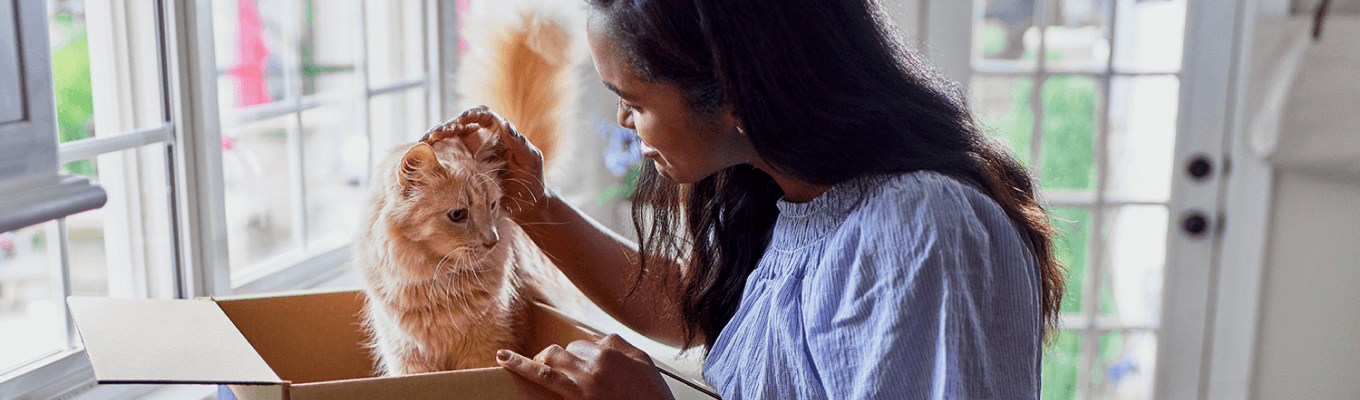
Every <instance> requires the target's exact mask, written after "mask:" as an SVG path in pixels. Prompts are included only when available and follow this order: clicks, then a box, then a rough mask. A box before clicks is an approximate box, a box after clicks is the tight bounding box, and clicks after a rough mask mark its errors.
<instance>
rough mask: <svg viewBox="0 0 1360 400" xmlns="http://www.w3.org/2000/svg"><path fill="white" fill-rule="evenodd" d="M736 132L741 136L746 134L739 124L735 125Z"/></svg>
mask: <svg viewBox="0 0 1360 400" xmlns="http://www.w3.org/2000/svg"><path fill="white" fill-rule="evenodd" d="M737 133H738V134H740V135H742V136H746V131H745V130H743V129H741V125H737Z"/></svg>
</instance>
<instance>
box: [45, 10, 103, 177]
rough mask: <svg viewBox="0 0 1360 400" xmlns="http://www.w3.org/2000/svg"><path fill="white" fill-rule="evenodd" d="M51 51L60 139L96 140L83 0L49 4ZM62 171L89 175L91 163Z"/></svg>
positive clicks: (78, 163) (68, 165)
mask: <svg viewBox="0 0 1360 400" xmlns="http://www.w3.org/2000/svg"><path fill="white" fill-rule="evenodd" d="M48 6H49V7H48V21H47V23H48V32H49V33H50V37H49V40H50V42H49V44H50V45H51V51H52V83H53V85H54V89H55V93H54V94H55V95H56V97H55V100H56V103H57V137H58V138H59V140H60V142H61V143H66V142H70V141H75V140H80V139H85V138H90V137H94V135H95V132H94V89H93V85H92V83H91V81H90V37H89V34H88V32H87V29H86V24H85V2H84V1H61V0H49V1H48ZM62 171H63V172H66V173H71V174H77V175H85V176H90V175H93V174H94V173H95V171H94V163H93V162H91V161H89V160H84V161H74V162H69V163H66V164H64V165H62Z"/></svg>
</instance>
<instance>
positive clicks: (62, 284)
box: [47, 218, 80, 349]
mask: <svg viewBox="0 0 1360 400" xmlns="http://www.w3.org/2000/svg"><path fill="white" fill-rule="evenodd" d="M47 237H48V238H49V239H48V240H51V241H52V242H51V243H50V244H48V246H47V251H48V254H49V255H48V260H57V262H54V263H51V264H50V265H49V267H50V268H51V271H50V272H49V276H51V277H52V294H53V295H54V296H53V297H56V298H55V299H53V300H54V301H55V302H56V304H62V305H65V304H66V298H67V297H69V296H70V295H71V242H70V237H69V235H67V234H66V218H58V219H57V223H56V224H49V225H48V227H47ZM62 314H63V315H64V317H63V318H62V320H63V321H64V324H65V325H64V327H63V328H64V330H63V331H64V332H65V333H66V338H65V339H66V348H68V349H73V348H76V347H79V346H80V340H79V339H77V338H76V326H75V321H74V320H72V319H71V310H70V309H67V308H66V307H62Z"/></svg>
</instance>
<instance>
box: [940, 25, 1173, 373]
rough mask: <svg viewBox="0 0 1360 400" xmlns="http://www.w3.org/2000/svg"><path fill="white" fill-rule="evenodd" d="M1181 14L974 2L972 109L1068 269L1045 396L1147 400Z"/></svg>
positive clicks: (1155, 328) (1048, 352)
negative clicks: (1046, 221)
mask: <svg viewBox="0 0 1360 400" xmlns="http://www.w3.org/2000/svg"><path fill="white" fill-rule="evenodd" d="M1186 8H1187V7H1186V1H1185V0H977V1H976V2H975V4H974V8H973V13H972V36H971V37H972V40H971V52H970V54H971V56H970V64H971V67H972V70H971V77H970V78H969V79H968V82H967V85H968V90H969V96H970V97H969V101H970V104H971V105H972V107H973V109H974V112H975V114H976V116H977V117H978V119H979V122H981V124H982V125H983V126H984V127H985V129H987V130H989V131H990V132H991V133H992V134H993V135H994V137H995V138H997V139H998V140H1000V141H1001V142H1004V143H1005V144H1006V145H1008V146H1009V148H1010V149H1011V150H1012V151H1013V152H1014V154H1015V155H1016V156H1017V157H1018V158H1019V159H1020V160H1022V162H1025V163H1027V164H1028V165H1029V167H1030V170H1031V171H1033V172H1034V174H1035V175H1036V177H1037V178H1038V179H1039V181H1040V186H1041V188H1042V189H1041V199H1040V200H1041V201H1042V202H1043V203H1044V204H1045V205H1046V207H1047V208H1048V209H1049V211H1050V212H1051V213H1052V215H1053V218H1054V224H1055V226H1056V227H1057V228H1058V230H1059V237H1058V240H1057V242H1056V244H1057V246H1056V248H1057V251H1058V257H1059V259H1060V260H1061V261H1062V262H1063V263H1064V264H1065V265H1066V266H1067V270H1068V286H1067V292H1066V295H1065V296H1064V299H1063V303H1062V306H1061V317H1060V319H1061V333H1060V334H1059V335H1058V336H1057V337H1056V340H1055V341H1054V343H1053V345H1052V346H1050V347H1048V348H1047V349H1046V353H1045V354H1044V363H1043V398H1044V399H1097V398H1099V399H1107V398H1108V399H1145V398H1151V397H1152V394H1153V389H1154V379H1153V377H1154V376H1155V368H1156V366H1157V362H1158V360H1157V352H1158V349H1157V347H1158V342H1159V340H1158V339H1159V329H1158V328H1159V326H1158V325H1159V321H1160V312H1161V309H1162V307H1161V306H1162V298H1163V291H1162V286H1163V285H1162V280H1163V270H1164V269H1165V267H1166V254H1167V232H1168V221H1169V218H1170V211H1169V210H1170V203H1171V187H1172V178H1173V177H1172V170H1173V166H1174V165H1175V162H1174V157H1175V153H1176V138H1177V113H1178V103H1179V101H1178V100H1179V93H1180V70H1181V56H1182V52H1183V43H1184V40H1185V20H1186ZM932 22H935V21H932Z"/></svg>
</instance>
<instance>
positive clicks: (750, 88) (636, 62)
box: [443, 0, 1063, 398]
mask: <svg viewBox="0 0 1360 400" xmlns="http://www.w3.org/2000/svg"><path fill="white" fill-rule="evenodd" d="M589 2H590V4H591V7H592V13H591V17H590V21H589V38H590V39H589V40H590V47H591V53H592V55H593V57H594V59H595V64H596V68H597V70H598V72H599V74H600V77H601V78H602V79H603V81H604V84H605V85H606V86H607V87H609V88H610V89H611V90H613V91H614V92H616V93H618V95H619V97H620V103H619V124H620V125H622V126H624V127H626V128H630V129H636V130H637V133H638V136H639V137H640V138H641V139H642V140H643V141H644V142H645V143H646V146H644V150H643V155H644V156H646V157H647V158H648V159H650V162H645V167H644V173H643V178H642V179H641V180H640V182H639V184H638V192H637V193H636V194H635V195H634V208H633V212H634V220H635V221H636V222H635V226H636V228H637V230H638V236H639V237H640V238H642V239H641V244H640V246H639V245H634V244H632V243H630V242H628V241H627V240H625V239H622V238H620V237H619V236H617V235H615V234H613V233H611V232H609V231H608V230H607V229H605V228H603V227H601V226H599V225H598V224H595V223H594V222H593V221H591V220H589V219H588V218H587V217H585V216H584V215H583V214H581V213H580V212H579V211H577V210H575V209H573V208H571V207H570V206H568V205H567V204H566V203H564V202H563V201H562V200H561V199H559V198H557V197H556V196H555V195H554V194H553V193H552V192H551V191H545V190H544V188H543V186H542V184H541V177H542V159H541V156H539V155H538V153H537V151H536V150H535V149H534V148H533V146H532V145H531V144H529V143H526V142H525V141H524V139H523V136H520V135H519V134H518V133H517V132H515V131H514V128H513V127H512V125H511V124H510V123H509V122H508V121H504V120H502V119H500V118H499V117H497V116H496V115H495V114H493V113H491V112H490V111H488V110H486V109H484V108H483V109H474V110H469V111H468V112H466V113H464V115H462V116H460V117H459V118H457V119H456V120H455V121H453V122H451V123H450V127H451V128H450V129H449V130H448V131H447V132H450V133H443V134H444V135H457V134H455V133H451V132H467V131H470V130H471V129H469V128H470V127H474V126H473V124H476V125H477V126H482V127H489V128H491V129H493V130H494V131H497V132H499V133H500V137H501V141H500V143H499V144H498V145H497V155H498V156H499V157H501V158H502V159H503V160H505V161H506V162H507V164H508V166H507V172H505V175H504V176H503V177H502V178H503V179H502V180H503V182H506V186H507V188H506V189H507V193H508V196H509V197H510V198H511V199H512V200H515V201H508V202H507V203H513V204H511V205H509V207H511V210H512V213H513V215H514V217H515V218H517V219H518V220H519V221H521V224H522V225H524V226H526V228H528V231H529V232H530V235H531V236H532V237H533V239H534V241H535V242H536V243H538V244H539V245H540V246H541V247H542V248H543V249H544V250H545V251H546V252H548V253H549V254H550V255H551V256H553V257H554V258H555V259H556V260H558V265H559V267H560V268H561V269H562V270H563V272H564V273H566V274H567V276H568V277H569V278H570V279H571V280H572V281H573V282H574V283H575V284H576V285H577V286H579V287H580V288H581V290H582V291H583V292H584V293H585V294H586V295H587V296H589V297H590V298H591V299H592V300H593V301H594V302H596V303H597V304H599V305H600V306H601V308H603V309H604V310H605V311H606V312H608V313H609V314H610V315H612V316H614V317H615V318H617V319H618V320H619V321H621V322H623V323H625V324H626V325H628V326H629V327H631V328H633V329H634V330H636V331H638V332H639V333H642V334H644V335H647V336H648V337H651V338H654V339H656V340H658V341H660V342H663V343H668V344H672V345H676V346H681V347H689V346H694V345H702V346H704V348H705V349H706V350H707V359H706V362H705V366H704V375H705V377H706V378H707V380H708V381H709V382H710V383H711V384H712V385H714V387H715V388H716V389H718V391H719V392H720V393H721V394H722V395H723V397H724V398H1037V397H1038V393H1039V382H1040V381H1039V374H1040V372H1039V371H1040V354H1041V348H1042V342H1043V337H1044V334H1045V333H1046V332H1047V331H1050V330H1052V329H1053V325H1054V323H1055V320H1056V313H1057V307H1058V303H1059V300H1060V297H1061V294H1062V290H1063V278H1062V271H1061V266H1060V265H1058V263H1057V262H1056V261H1055V260H1054V258H1053V254H1052V249H1051V242H1050V236H1051V234H1052V231H1051V227H1050V226H1049V224H1048V222H1047V214H1046V213H1045V211H1044V210H1043V209H1042V208H1041V207H1040V206H1039V205H1038V203H1037V202H1036V201H1035V198H1034V193H1033V188H1032V186H1031V181H1030V178H1029V176H1028V175H1027V174H1026V172H1025V171H1024V169H1023V168H1022V167H1021V166H1020V165H1019V164H1017V163H1016V161H1015V160H1014V159H1013V158H1012V157H1010V156H1008V155H1006V154H1005V153H1004V152H1002V151H1000V150H998V147H996V146H995V145H994V144H992V143H991V142H989V141H988V140H986V138H985V137H984V136H983V133H982V132H980V129H979V128H978V127H977V126H975V125H974V123H973V121H972V119H971V117H970V116H969V114H968V112H967V109H966V107H965V105H964V103H963V101H962V98H961V96H958V95H957V94H956V92H957V90H956V89H955V88H954V87H952V86H950V84H948V83H947V82H944V81H942V80H941V79H939V78H938V77H937V75H935V74H934V73H933V72H932V71H931V70H930V68H929V67H928V66H927V65H926V63H925V62H923V61H921V60H920V58H919V57H917V56H915V55H914V54H912V53H911V52H909V51H908V50H906V48H905V47H904V46H903V45H902V44H901V42H900V41H899V40H897V39H896V38H895V36H894V34H893V33H892V32H893V31H894V30H893V28H892V27H891V26H890V24H889V23H887V22H886V21H887V19H886V17H885V16H884V15H883V14H882V12H881V11H880V10H878V9H877V8H876V5H875V4H876V3H875V2H873V1H871V0H836V1H827V0H695V1H676V0H589ZM458 125H461V126H458ZM455 126H458V127H457V128H456V129H453V128H452V127H455ZM498 358H499V359H500V361H501V364H502V365H503V366H505V367H506V368H508V369H509V370H511V371H514V372H515V373H518V374H520V375H523V376H524V377H525V378H528V379H530V380H532V381H535V382H538V383H540V384H542V385H544V386H545V387H548V388H550V389H552V390H554V391H556V392H558V393H560V394H562V395H563V396H565V397H567V398H653V397H655V398H665V397H668V396H669V393H668V392H667V391H666V387H665V385H664V382H663V381H662V380H661V378H660V376H659V375H658V374H657V373H656V371H655V368H653V367H652V364H651V361H650V359H649V358H647V356H646V355H645V354H644V353H642V352H641V351H639V350H637V349H636V348H634V347H632V346H631V345H629V344H627V343H625V342H624V341H623V340H621V339H619V338H618V337H617V336H610V337H608V338H606V339H604V340H601V341H599V342H595V343H591V342H584V341H582V342H576V343H572V344H571V345H569V346H567V348H565V349H563V348H559V347H556V346H554V347H550V348H548V349H546V350H544V351H543V352H542V353H540V354H538V355H537V356H535V357H534V358H533V359H529V358H526V357H524V356H522V355H519V354H514V353H512V352H509V351H501V352H499V353H498Z"/></svg>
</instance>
